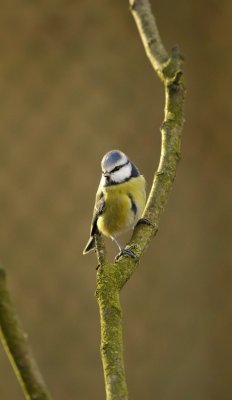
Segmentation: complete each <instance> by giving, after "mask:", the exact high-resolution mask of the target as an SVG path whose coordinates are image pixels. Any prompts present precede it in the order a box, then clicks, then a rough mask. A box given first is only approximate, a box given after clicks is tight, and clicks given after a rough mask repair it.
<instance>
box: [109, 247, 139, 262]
mask: <svg viewBox="0 0 232 400" xmlns="http://www.w3.org/2000/svg"><path fill="white" fill-rule="evenodd" d="M123 254H126V255H127V256H129V257H132V258H135V259H138V257H137V256H136V255H135V254H134V253H133V251H131V250H130V249H125V248H122V249H121V250H120V252H119V253H118V254H117V255H116V257H115V259H114V260H115V261H118V259H119V258H120V257H121V256H122V255H123Z"/></svg>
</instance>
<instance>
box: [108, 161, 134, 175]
mask: <svg viewBox="0 0 232 400" xmlns="http://www.w3.org/2000/svg"><path fill="white" fill-rule="evenodd" d="M129 162H130V161H129V160H128V161H127V162H126V163H125V164H122V165H118V166H117V167H115V168H114V169H112V171H110V173H111V174H112V172H116V171H119V170H120V169H121V168H122V167H125V165H127V164H129Z"/></svg>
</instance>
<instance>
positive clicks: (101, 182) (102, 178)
mask: <svg viewBox="0 0 232 400" xmlns="http://www.w3.org/2000/svg"><path fill="white" fill-rule="evenodd" d="M105 185H106V178H105V177H104V176H103V175H102V177H101V180H100V187H104V186H105Z"/></svg>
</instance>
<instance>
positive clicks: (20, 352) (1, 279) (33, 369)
mask: <svg viewBox="0 0 232 400" xmlns="http://www.w3.org/2000/svg"><path fill="white" fill-rule="evenodd" d="M0 337H1V341H2V344H3V347H4V349H5V351H6V354H7V356H8V358H9V360H10V362H11V364H12V367H13V369H14V371H15V374H16V376H17V379H18V381H19V383H20V385H21V387H22V390H23V392H24V396H25V398H26V399H27V400H51V397H50V395H49V393H48V389H47V387H46V384H45V382H44V380H43V377H42V375H41V373H40V371H39V368H38V366H37V364H36V361H35V358H34V356H33V354H32V351H31V349H30V346H29V344H28V340H27V334H26V333H25V332H24V331H23V328H22V326H21V323H20V321H19V319H18V317H17V315H16V312H15V308H14V305H13V302H12V300H11V296H10V293H9V290H8V288H7V282H6V272H5V270H4V269H3V268H1V267H0Z"/></svg>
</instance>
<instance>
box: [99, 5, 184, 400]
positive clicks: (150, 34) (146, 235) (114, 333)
mask: <svg viewBox="0 0 232 400" xmlns="http://www.w3.org/2000/svg"><path fill="white" fill-rule="evenodd" d="M129 3H130V8H131V12H132V15H133V17H134V19H135V22H136V25H137V27H138V30H139V34H140V36H141V39H142V41H143V44H144V47H145V50H146V54H147V56H148V58H149V60H150V61H151V64H152V66H153V68H154V70H155V71H156V73H157V74H158V76H159V78H160V79H161V81H162V82H163V85H164V89H165V111H164V121H163V124H162V126H161V135H162V136H161V137H162V143H161V154H160V162H159V166H158V170H157V172H156V173H155V176H154V180H153V184H152V188H151V191H150V195H149V198H148V201H147V204H146V208H145V210H144V215H143V217H144V218H146V219H147V220H149V221H150V225H144V224H141V225H138V226H136V227H135V229H134V232H133V235H132V238H131V241H130V243H129V245H128V246H129V247H132V248H133V252H134V253H135V254H136V255H137V257H138V258H137V259H134V258H130V257H128V256H126V255H123V256H121V257H120V258H119V259H118V260H117V261H116V262H115V263H114V264H111V263H109V261H108V260H107V256H106V252H105V247H104V241H103V239H102V238H99V237H97V238H96V244H97V257H98V263H99V268H98V272H97V291H96V295H97V299H98V303H99V307H100V317H101V356H102V362H103V370H104V377H105V386H106V397H107V400H112V399H114V400H126V399H128V395H127V387H126V379H125V372H124V362H123V345H122V321H121V307H120V302H119V294H120V291H121V289H122V288H123V286H124V285H125V284H126V282H127V281H128V279H129V278H130V277H131V275H132V274H133V272H134V271H135V269H136V267H137V266H138V264H139V261H140V259H141V256H142V254H143V253H144V251H145V250H146V248H147V247H148V246H149V244H150V242H151V240H152V238H153V237H154V236H155V235H156V233H157V231H158V226H159V221H160V217H161V214H162V212H163V210H164V207H165V205H166V203H167V200H168V196H169V193H170V191H171V189H172V186H173V182H174V179H175V175H176V168H177V164H178V162H179V160H180V157H181V153H180V144H181V132H182V128H183V124H184V114H183V112H184V111H183V109H184V97H185V89H184V83H183V70H182V57H181V55H180V53H179V51H178V49H177V48H174V49H173V50H172V52H171V54H170V55H169V54H168V53H167V51H166V50H165V48H164V46H163V43H162V41H161V38H160V35H159V32H158V28H157V25H156V21H155V18H154V16H153V14H152V12H151V8H150V4H149V1H148V0H129Z"/></svg>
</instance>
